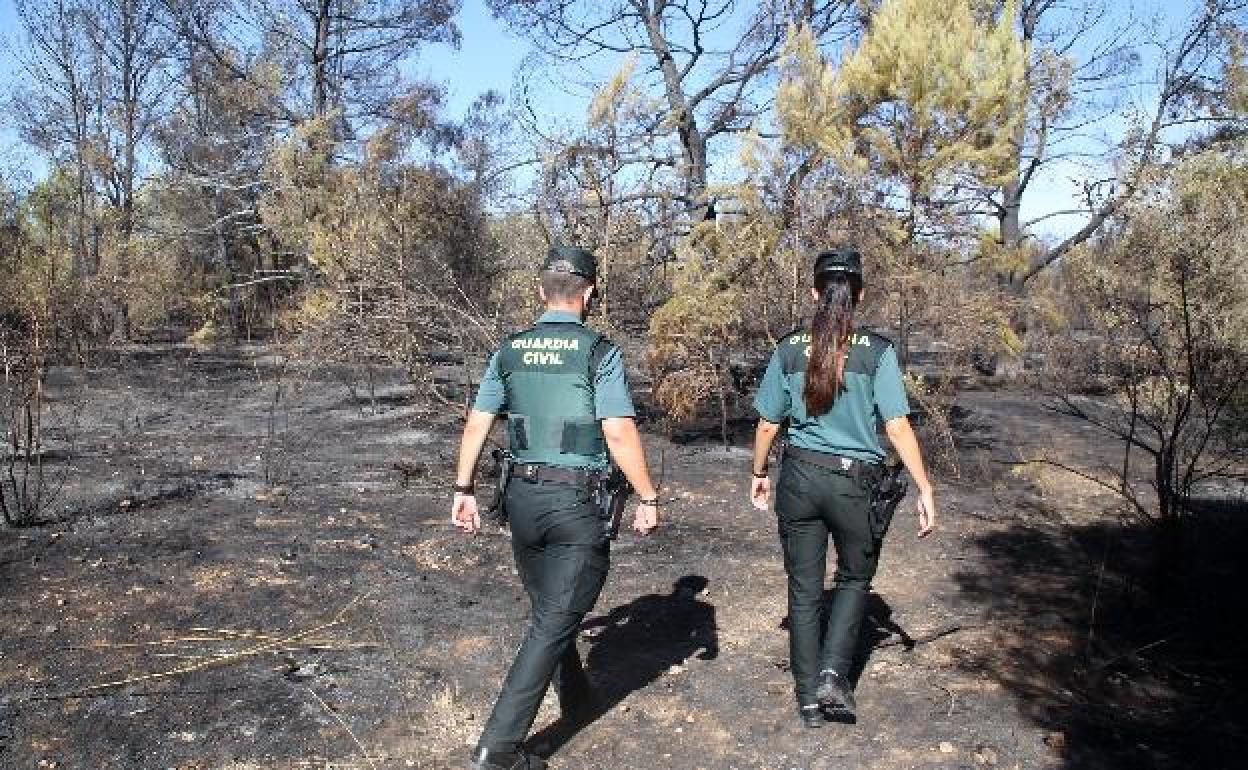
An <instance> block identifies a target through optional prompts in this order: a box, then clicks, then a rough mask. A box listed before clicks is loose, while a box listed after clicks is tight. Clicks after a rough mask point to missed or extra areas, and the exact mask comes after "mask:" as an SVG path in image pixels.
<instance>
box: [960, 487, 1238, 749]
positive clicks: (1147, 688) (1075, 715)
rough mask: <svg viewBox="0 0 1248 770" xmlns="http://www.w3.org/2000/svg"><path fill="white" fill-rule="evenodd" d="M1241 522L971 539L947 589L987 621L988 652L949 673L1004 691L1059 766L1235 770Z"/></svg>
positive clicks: (1226, 510)
mask: <svg viewBox="0 0 1248 770" xmlns="http://www.w3.org/2000/svg"><path fill="white" fill-rule="evenodd" d="M1246 514H1248V511H1246V510H1244V506H1243V504H1242V503H1240V504H1238V506H1236V505H1226V504H1222V505H1210V506H1205V510H1203V512H1202V513H1201V514H1200V515H1199V516H1193V517H1192V519H1191V521H1190V522H1189V523H1188V524H1187V525H1186V526H1185V527H1184V528H1183V530H1182V531H1181V532H1180V533H1178V534H1174V533H1165V532H1163V531H1161V530H1160V529H1158V528H1149V527H1146V526H1143V525H1139V524H1115V523H1106V524H1095V525H1089V526H1083V527H1070V526H1060V527H1059V526H1053V527H1051V528H1046V529H1037V528H1035V527H1034V526H1027V525H1024V524H1019V525H1016V526H1014V527H1012V528H1010V529H1007V530H1004V531H999V532H994V533H989V534H985V535H981V536H980V537H978V538H976V540H975V546H976V548H977V549H978V550H979V552H980V554H981V556H980V558H978V559H976V560H974V561H972V562H968V564H973V565H974V566H968V567H967V568H966V570H965V571H963V572H961V573H959V574H958V575H957V576H956V579H957V582H958V584H959V586H960V589H961V591H962V592H963V593H964V594H966V595H967V597H968V598H970V599H972V600H973V601H975V602H976V603H979V604H982V605H983V606H985V607H986V608H987V609H988V611H989V612H990V613H992V615H994V616H995V617H996V618H998V619H999V620H998V622H997V623H995V624H994V627H995V628H997V632H996V633H997V638H996V639H995V642H996V644H993V645H985V647H984V648H982V649H974V650H963V658H962V659H961V660H960V661H959V665H960V666H961V667H962V668H963V669H964V670H966V671H968V672H971V673H974V674H976V675H982V676H987V677H988V678H990V679H995V680H996V681H997V682H999V683H1000V684H1001V685H1002V686H1003V687H1004V688H1005V689H1006V691H1007V692H1009V693H1011V694H1012V695H1013V696H1014V697H1015V698H1016V699H1017V701H1018V704H1019V710H1020V712H1021V713H1022V715H1023V716H1024V717H1025V718H1027V719H1029V720H1031V721H1032V722H1034V723H1035V724H1036V725H1038V726H1040V727H1041V728H1043V729H1045V730H1047V731H1049V732H1048V733H1047V737H1046V739H1045V742H1046V743H1048V744H1049V748H1050V749H1051V750H1052V751H1053V752H1054V753H1055V754H1056V755H1058V756H1060V757H1061V758H1062V762H1063V767H1067V768H1072V770H1074V769H1079V770H1083V769H1085V768H1087V769H1105V770H1109V769H1114V770H1117V769H1118V768H1122V770H1127V769H1128V768H1129V769H1130V770H1148V769H1149V768H1158V769H1160V768H1202V769H1204V770H1218V769H1220V768H1232V767H1234V768H1240V767H1244V766H1245V765H1244V763H1245V761H1248V760H1246V759H1245V750H1248V734H1246V732H1245V728H1244V720H1243V717H1244V715H1245V712H1246V709H1248V697H1245V690H1244V688H1245V686H1248V662H1246V661H1245V659H1244V656H1243V650H1244V646H1243V636H1242V633H1243V632H1242V630H1241V628H1240V626H1241V622H1240V618H1242V617H1243V616H1244V613H1245V612H1248V593H1245V591H1244V585H1245V579H1246V578H1248V562H1246V561H1245V560H1244V557H1243V555H1244V553H1245V552H1246V551H1248V515H1246Z"/></svg>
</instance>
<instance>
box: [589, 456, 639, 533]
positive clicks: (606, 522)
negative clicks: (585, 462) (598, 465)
mask: <svg viewBox="0 0 1248 770" xmlns="http://www.w3.org/2000/svg"><path fill="white" fill-rule="evenodd" d="M632 491H633V487H632V485H631V484H629V483H628V479H627V478H625V476H624V472H623V471H621V470H620V469H619V467H618V466H616V465H615V463H612V464H611V467H610V468H609V469H608V470H607V471H605V472H603V473H600V474H598V475H597V476H596V477H595V480H594V482H593V487H592V488H591V489H590V494H591V495H592V496H593V501H594V505H595V507H597V508H598V515H599V517H601V519H602V524H603V531H604V533H605V534H606V537H607V539H608V540H614V539H615V538H616V536H618V535H619V534H620V519H621V518H622V517H623V515H624V506H625V505H626V504H627V503H628V496H629V494H631V493H632Z"/></svg>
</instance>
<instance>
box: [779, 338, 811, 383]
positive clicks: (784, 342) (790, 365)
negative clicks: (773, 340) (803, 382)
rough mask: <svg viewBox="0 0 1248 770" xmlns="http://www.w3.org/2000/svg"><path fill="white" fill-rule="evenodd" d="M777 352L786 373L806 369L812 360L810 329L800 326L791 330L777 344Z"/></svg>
mask: <svg viewBox="0 0 1248 770" xmlns="http://www.w3.org/2000/svg"><path fill="white" fill-rule="evenodd" d="M776 353H777V354H778V355H779V356H780V364H781V366H782V367H783V368H784V373H785V374H793V373H794V372H804V371H806V364H807V362H808V361H809V360H810V331H809V330H808V329H804V328H798V329H794V330H793V331H791V332H789V333H788V334H786V335H785V336H784V337H782V338H781V339H780V342H779V343H778V344H777V345H776Z"/></svg>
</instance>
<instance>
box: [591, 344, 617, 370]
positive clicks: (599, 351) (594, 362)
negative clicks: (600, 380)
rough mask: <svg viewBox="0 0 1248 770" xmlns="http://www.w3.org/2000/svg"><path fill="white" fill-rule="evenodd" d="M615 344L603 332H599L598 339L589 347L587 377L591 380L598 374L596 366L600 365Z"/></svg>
mask: <svg viewBox="0 0 1248 770" xmlns="http://www.w3.org/2000/svg"><path fill="white" fill-rule="evenodd" d="M615 347H616V344H615V343H614V342H612V341H611V340H610V338H608V337H607V335H605V334H599V335H598V339H596V340H594V342H593V344H592V345H591V346H590V348H589V378H590V381H593V379H594V377H596V376H597V374H598V367H600V366H602V362H603V359H605V358H606V357H607V354H608V353H610V352H611V351H612V350H614V349H615Z"/></svg>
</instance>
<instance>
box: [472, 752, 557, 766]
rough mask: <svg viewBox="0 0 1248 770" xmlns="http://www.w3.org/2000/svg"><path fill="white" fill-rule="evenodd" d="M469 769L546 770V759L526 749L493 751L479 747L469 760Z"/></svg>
mask: <svg viewBox="0 0 1248 770" xmlns="http://www.w3.org/2000/svg"><path fill="white" fill-rule="evenodd" d="M468 770H546V760H544V759H542V758H541V757H537V756H534V755H532V754H529V753H528V752H526V751H525V750H524V749H516V750H515V751H491V750H489V749H487V748H478V749H477V750H476V751H474V752H472V759H470V760H468Z"/></svg>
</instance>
